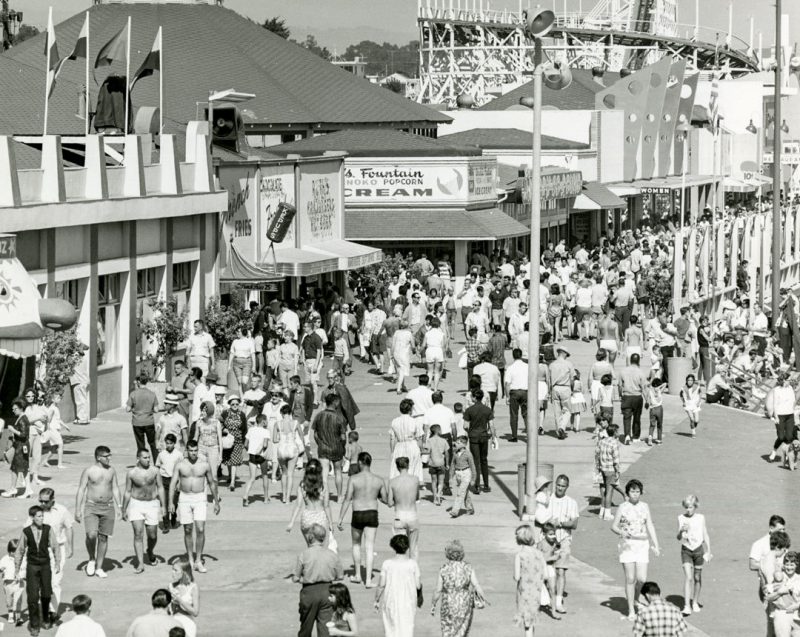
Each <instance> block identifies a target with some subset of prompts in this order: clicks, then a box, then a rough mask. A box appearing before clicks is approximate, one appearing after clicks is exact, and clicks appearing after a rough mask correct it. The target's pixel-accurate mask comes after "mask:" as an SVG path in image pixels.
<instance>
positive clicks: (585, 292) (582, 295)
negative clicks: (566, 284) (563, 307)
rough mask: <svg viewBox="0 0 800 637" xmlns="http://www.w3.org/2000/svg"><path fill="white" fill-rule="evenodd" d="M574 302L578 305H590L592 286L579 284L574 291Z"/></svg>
mask: <svg viewBox="0 0 800 637" xmlns="http://www.w3.org/2000/svg"><path fill="white" fill-rule="evenodd" d="M575 304H576V305H577V306H578V307H591V305H592V288H590V287H582V286H579V287H578V289H577V290H576V291H575Z"/></svg>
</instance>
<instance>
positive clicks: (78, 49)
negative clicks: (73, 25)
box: [55, 13, 89, 77]
mask: <svg viewBox="0 0 800 637" xmlns="http://www.w3.org/2000/svg"><path fill="white" fill-rule="evenodd" d="M88 41H89V14H88V13H87V14H86V20H85V21H84V23H83V26H82V27H81V32H80V33H79V34H78V40H77V41H76V42H75V46H74V47H73V49H72V53H70V54H69V55H68V56H67V57H65V58H62V59H60V60H59V61H58V66H57V68H56V73H55V74H56V77H58V74H59V73H60V72H61V67H62V66H64V62H66V61H67V60H77V59H78V58H86V54H87V44H88Z"/></svg>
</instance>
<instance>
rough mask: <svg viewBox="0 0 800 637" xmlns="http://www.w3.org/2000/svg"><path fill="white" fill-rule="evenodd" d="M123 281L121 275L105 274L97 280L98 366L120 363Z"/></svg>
mask: <svg viewBox="0 0 800 637" xmlns="http://www.w3.org/2000/svg"><path fill="white" fill-rule="evenodd" d="M121 279H122V275H121V274H105V275H103V276H100V277H98V279H97V301H98V306H99V307H98V310H97V364H98V365H113V364H116V363H118V362H119V318H120V298H121V290H122V280H121Z"/></svg>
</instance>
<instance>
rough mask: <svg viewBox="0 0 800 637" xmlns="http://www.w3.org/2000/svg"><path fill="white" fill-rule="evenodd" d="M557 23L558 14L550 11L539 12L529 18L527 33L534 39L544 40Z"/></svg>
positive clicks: (527, 20)
mask: <svg viewBox="0 0 800 637" xmlns="http://www.w3.org/2000/svg"><path fill="white" fill-rule="evenodd" d="M555 21H556V14H555V13H553V12H552V11H550V10H549V9H544V10H543V11H538V12H536V13H534V14H531V15H529V16H528V17H527V19H526V21H525V32H526V33H527V34H528V35H529V36H530V37H532V38H543V37H544V36H546V35H547V34H548V33H549V32H550V29H552V28H553V24H554V23H555Z"/></svg>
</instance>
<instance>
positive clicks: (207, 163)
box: [192, 135, 214, 192]
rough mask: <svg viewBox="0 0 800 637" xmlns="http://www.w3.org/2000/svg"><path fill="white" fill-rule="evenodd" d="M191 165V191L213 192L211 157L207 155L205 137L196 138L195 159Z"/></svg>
mask: <svg viewBox="0 0 800 637" xmlns="http://www.w3.org/2000/svg"><path fill="white" fill-rule="evenodd" d="M201 149H202V151H203V152H201ZM192 163H193V164H194V183H193V184H192V185H193V190H194V191H195V192H212V191H213V190H214V171H213V169H212V167H211V155H209V153H208V141H207V137H206V135H198V136H197V147H196V152H195V158H194V162H192Z"/></svg>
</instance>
